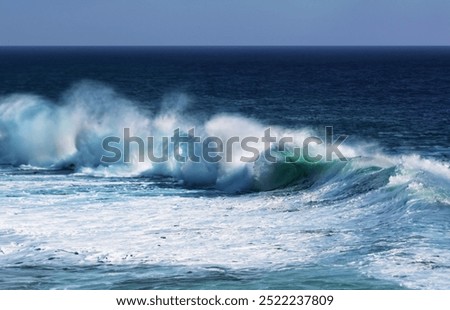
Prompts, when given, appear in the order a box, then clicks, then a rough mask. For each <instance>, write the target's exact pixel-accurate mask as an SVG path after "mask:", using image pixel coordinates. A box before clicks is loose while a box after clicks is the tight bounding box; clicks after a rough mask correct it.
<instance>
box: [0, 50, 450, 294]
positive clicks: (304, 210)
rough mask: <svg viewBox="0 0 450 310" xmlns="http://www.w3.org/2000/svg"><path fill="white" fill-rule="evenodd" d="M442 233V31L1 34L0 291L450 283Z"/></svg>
mask: <svg viewBox="0 0 450 310" xmlns="http://www.w3.org/2000/svg"><path fill="white" fill-rule="evenodd" d="M125 128H127V129H128V130H129V133H130V135H131V136H132V137H133V138H136V139H135V140H137V138H142V141H143V143H142V144H143V150H144V153H145V150H147V151H148V149H149V146H150V143H149V140H148V139H147V138H148V137H152V138H153V139H154V140H152V141H153V142H154V143H153V144H152V146H155V147H156V149H159V151H156V153H158V152H161V153H158V154H162V152H163V151H164V150H167V151H168V153H169V157H168V159H167V160H165V161H164V162H156V161H153V160H151V159H149V158H148V156H144V158H143V160H142V158H141V153H142V152H141V150H140V149H141V145H140V144H139V142H136V141H134V142H133V143H130V144H132V146H131V147H130V149H129V154H128V155H129V160H125V159H124V156H120V159H119V160H117V161H115V162H105V161H104V160H103V159H102V157H103V156H110V157H111V155H112V154H114V152H112V150H113V149H111V148H109V149H105V144H104V142H105V139H107V138H111V137H116V138H118V139H120V142H117V143H116V144H115V147H116V148H115V149H114V150H120V155H124V153H125V149H124V148H125V141H126V139H125V136H124V135H125V133H124V132H125ZM326 128H328V130H330V128H331V130H332V132H333V136H332V137H331V142H330V140H329V138H327V131H326V130H327V129H326ZM191 130H194V131H195V136H196V137H197V136H198V138H199V139H201V140H202V141H203V140H204V139H206V138H208V137H214V138H218V139H220V140H221V141H229V140H230V139H233V138H234V139H239V141H242V140H243V139H245V138H249V137H250V138H251V139H253V138H256V139H258V140H257V141H256V142H252V143H249V144H248V145H247V146H252V150H253V151H254V154H255V155H257V156H254V160H252V161H243V160H242V157H243V156H247V157H248V155H249V149H248V148H247V149H242V148H240V147H239V143H235V144H232V145H231V148H230V149H229V150H230V151H231V154H229V155H230V156H229V157H228V158H227V160H225V158H222V160H218V161H214V162H213V161H208V160H205V159H204V158H203V157H201V156H200V160H198V161H194V160H192V158H191V157H188V155H187V154H188V153H189V152H190V151H191V150H189V147H188V146H186V144H183V145H182V146H178V147H177V146H171V145H169V146H165V145H164V143H163V141H164V137H166V138H167V139H168V140H169V141H172V140H171V138H173V137H174V136H175V133H176V132H179V133H181V134H182V136H183V137H187V138H189V137H190V138H192V137H193V135H190V136H189V134H190V133H191V132H192V131H191ZM267 130H270V133H271V135H273V137H274V139H276V140H277V141H279V140H280V139H282V138H287V137H289V138H292V140H290V141H289V143H287V144H286V145H285V148H283V149H282V148H280V146H279V145H274V144H270V145H267V144H266V143H263V140H262V137H264V135H265V132H267ZM311 137H312V138H313V142H312V143H311V144H310V145H309V146H310V148H309V152H310V154H312V155H318V156H319V155H320V156H321V159H320V160H314V161H312V160H308V158H303V157H302V158H294V157H293V155H294V150H296V149H297V150H300V152H302V153H303V152H304V150H305V144H304V141H305V140H307V139H308V138H311ZM339 137H342V139H344V138H345V140H342V141H341V143H338V142H339ZM327 139H328V140H327ZM252 141H253V140H252ZM327 141H328V142H330V143H331V145H333V143H334V145H335V146H337V149H338V151H339V154H337V153H336V152H335V153H334V154H332V155H333V156H331V157H330V158H326V156H325V155H326V152H327V147H328V146H330V143H328V142H327ZM112 145H113V144H109V146H112ZM215 146H216V148H215V149H214V150H215V152H216V153H215V154H217V153H218V152H219V151H220V148H219V147H218V146H217V145H215ZM204 150H205V145H203V144H196V145H195V147H194V148H193V151H194V153H195V154H197V155H200V154H204ZM175 151H177V152H178V151H179V154H181V155H183V156H185V157H184V158H185V160H184V161H180V160H176V159H175V158H174V156H172V155H174V152H175ZM269 153H270V154H273V157H274V158H275V160H274V161H270V160H268V157H267V156H266V155H267V154H269ZM189 154H190V153H189ZM227 154H228V153H227ZM144 155H147V154H144ZM449 232H450V48H448V47H51V48H50V47H1V48H0V275H1V276H0V289H450V233H449Z"/></svg>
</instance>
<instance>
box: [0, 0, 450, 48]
mask: <svg viewBox="0 0 450 310" xmlns="http://www.w3.org/2000/svg"><path fill="white" fill-rule="evenodd" d="M368 44H369V45H450V0H0V45H368Z"/></svg>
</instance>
